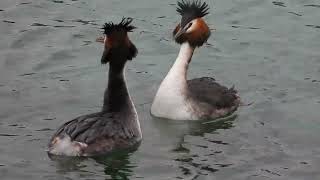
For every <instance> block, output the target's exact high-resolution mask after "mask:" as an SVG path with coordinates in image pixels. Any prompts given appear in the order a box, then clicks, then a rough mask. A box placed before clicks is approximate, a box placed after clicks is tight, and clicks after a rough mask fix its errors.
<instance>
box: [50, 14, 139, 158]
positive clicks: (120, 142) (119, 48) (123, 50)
mask: <svg viewBox="0 0 320 180" xmlns="http://www.w3.org/2000/svg"><path fill="white" fill-rule="evenodd" d="M131 22H132V18H123V19H122V21H121V22H120V23H119V24H113V23H112V22H110V23H105V25H104V27H103V29H104V34H105V35H104V38H103V40H102V42H103V43H104V51H103V55H102V58H101V63H102V64H106V63H109V81H108V86H107V88H106V90H105V93H104V102H103V108H102V110H101V112H97V113H93V114H88V115H84V116H80V117H78V118H76V119H74V120H71V121H69V122H67V123H65V124H63V125H62V126H61V127H60V128H59V129H58V130H57V132H56V133H55V134H54V135H53V137H52V138H51V140H50V142H49V152H48V153H49V154H54V155H65V156H95V155H103V154H106V153H109V152H112V151H117V150H124V149H131V148H132V147H137V146H138V145H139V144H140V142H141V139H142V133H141V129H140V123H139V120H138V114H137V111H136V109H135V106H134V104H133V102H132V100H131V97H130V94H129V92H128V89H127V85H126V81H125V75H124V71H125V70H124V69H125V64H126V62H127V60H132V59H133V58H134V57H136V55H137V52H138V51H137V48H136V47H135V45H134V44H133V43H132V42H131V41H130V40H129V38H128V34H127V33H128V32H131V31H132V30H133V29H134V28H135V27H134V26H132V25H131ZM97 41H98V42H101V38H100V39H97Z"/></svg>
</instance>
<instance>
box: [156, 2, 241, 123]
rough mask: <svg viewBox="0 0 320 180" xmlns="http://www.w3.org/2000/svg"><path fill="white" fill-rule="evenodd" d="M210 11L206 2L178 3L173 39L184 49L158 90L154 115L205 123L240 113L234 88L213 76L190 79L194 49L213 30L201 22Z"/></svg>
mask: <svg viewBox="0 0 320 180" xmlns="http://www.w3.org/2000/svg"><path fill="white" fill-rule="evenodd" d="M208 10H209V7H208V4H207V3H205V2H203V3H201V2H200V1H193V2H189V1H188V2H186V1H183V0H182V1H180V2H178V7H177V12H178V13H179V14H180V15H181V16H182V19H181V22H180V23H179V24H178V25H177V26H176V28H175V29H174V31H173V36H174V39H175V41H176V42H177V43H178V44H181V48H180V52H179V55H178V57H177V59H176V61H175V63H174V64H173V65H172V67H171V69H170V71H169V72H168V74H167V76H166V77H165V78H164V80H163V81H162V83H161V85H160V87H159V89H158V91H157V94H156V96H155V98H154V101H153V103H152V107H151V114H152V115H154V116H156V117H162V118H167V119H174V120H202V119H215V118H221V117H224V116H227V115H229V114H231V113H233V112H234V111H236V110H237V108H238V106H239V104H240V98H239V96H238V95H237V91H236V90H234V88H230V89H228V88H226V87H225V86H222V85H220V84H218V83H217V82H215V79H213V78H210V77H202V78H197V79H192V80H187V70H188V65H189V63H190V61H191V58H192V55H193V52H194V50H195V48H196V47H200V46H202V45H203V44H204V43H205V42H206V41H207V39H208V38H209V36H210V29H209V27H208V26H207V24H206V23H205V21H204V20H203V19H202V17H204V16H205V15H207V14H208Z"/></svg>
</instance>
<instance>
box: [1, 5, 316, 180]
mask: <svg viewBox="0 0 320 180" xmlns="http://www.w3.org/2000/svg"><path fill="white" fill-rule="evenodd" d="M175 3H176V2H175V1H169V0H161V1H159V0H139V1H131V0H122V1H115V0H110V1H106V0H91V1H85V0H32V1H31V0H29V1H25V0H1V2H0V177H1V180H20V179H33V180H37V179H39V180H43V179H47V180H55V179H56V180H61V179H66V180H70V179H77V180H97V179H157V180H165V179H168V180H169V179H170V180H171V179H190V180H191V179H193V180H212V179H232V180H244V179H246V180H247V179H248V180H251V179H252V180H265V179H283V180H288V179H290V180H301V179H306V180H315V179H320V172H319V169H320V138H319V133H320V118H319V117H320V90H319V88H320V49H319V47H320V21H319V19H320V2H319V1H317V0H291V1H289V0H281V1H272V0H224V1H218V0H216V1H208V3H209V5H210V7H211V9H210V15H208V16H207V17H206V18H205V19H206V21H207V22H208V24H209V25H210V27H211V28H215V29H216V30H215V31H214V32H212V36H211V37H210V39H209V40H208V44H206V45H205V46H203V47H202V48H200V49H197V50H196V52H195V55H194V58H193V61H192V64H191V65H190V72H189V78H195V77H201V76H211V77H214V78H216V79H217V81H218V82H220V83H223V84H224V85H226V86H228V87H231V86H232V85H235V87H236V88H237V89H238V90H239V93H240V96H241V98H242V99H243V101H244V102H247V103H251V102H252V103H253V104H252V105H250V106H245V107H241V108H240V109H239V111H238V112H237V113H236V114H235V116H233V117H230V118H227V119H224V120H221V121H218V122H194V123H190V122H189V123H188V122H176V121H168V120H162V119H156V118H153V117H151V116H150V113H149V110H150V106H151V104H150V103H151V102H152V99H153V96H154V95H155V91H156V89H157V87H158V85H159V83H160V82H161V80H162V78H163V77H164V76H165V74H166V73H167V72H168V70H169V68H170V66H171V65H172V63H173V62H174V60H175V58H176V56H177V53H178V50H179V45H178V44H175V43H174V42H173V41H172V37H171V32H172V30H173V28H174V27H175V25H176V24H177V22H178V21H179V18H180V17H179V16H178V15H177V13H176V12H175ZM123 16H129V17H133V18H134V25H136V26H137V27H138V29H136V30H135V31H134V32H133V33H131V34H130V38H131V40H132V41H133V42H134V43H135V45H136V46H137V48H138V49H139V55H138V56H137V58H136V59H134V60H133V61H132V62H129V63H128V66H127V73H126V74H127V81H128V87H129V90H130V92H131V96H132V98H133V100H134V103H135V104H136V107H137V110H138V114H139V117H140V121H141V126H142V130H143V135H144V139H143V142H142V144H141V146H140V148H139V149H138V150H137V151H135V152H132V153H129V154H126V153H124V154H115V155H113V156H109V157H106V158H104V159H90V158H89V159H63V160H51V159H50V158H49V157H48V156H47V154H46V151H45V150H46V146H47V142H48V140H49V138H50V136H51V135H52V134H53V133H54V132H55V130H56V128H57V127H58V126H60V125H61V124H62V123H64V122H66V121H68V120H71V119H73V118H75V117H77V116H79V115H83V114H87V113H92V112H96V111H99V110H100V108H101V104H102V97H103V92H104V88H105V87H106V83H107V78H106V72H107V66H102V65H100V57H101V53H102V48H103V47H102V45H101V44H98V43H96V42H95V38H96V37H98V36H99V35H101V34H102V31H101V29H99V28H101V26H102V24H103V23H104V22H106V21H114V22H118V21H120V20H121V18H122V17H123Z"/></svg>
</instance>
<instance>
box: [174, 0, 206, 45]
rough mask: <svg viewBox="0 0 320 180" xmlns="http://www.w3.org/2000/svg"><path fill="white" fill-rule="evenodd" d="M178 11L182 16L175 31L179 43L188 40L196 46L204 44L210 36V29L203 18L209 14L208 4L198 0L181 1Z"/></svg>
mask: <svg viewBox="0 0 320 180" xmlns="http://www.w3.org/2000/svg"><path fill="white" fill-rule="evenodd" d="M177 6H178V7H177V12H178V13H179V14H180V15H181V16H182V17H181V21H180V23H179V24H178V25H177V26H176V28H175V29H174V31H173V37H174V39H175V41H176V42H177V43H179V44H182V43H184V42H188V43H189V44H190V45H192V46H194V47H199V46H202V45H203V43H205V42H206V41H207V40H208V38H209V37H210V29H209V27H208V25H207V24H206V22H205V21H204V20H203V19H202V17H204V16H205V15H207V14H209V12H208V10H209V7H208V4H207V3H206V2H203V3H201V2H200V1H198V0H196V1H195V0H194V1H192V2H190V1H184V0H182V1H179V2H178V4H177Z"/></svg>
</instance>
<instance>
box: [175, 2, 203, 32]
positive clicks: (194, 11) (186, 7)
mask: <svg viewBox="0 0 320 180" xmlns="http://www.w3.org/2000/svg"><path fill="white" fill-rule="evenodd" d="M208 10H209V6H208V4H207V3H206V2H203V3H201V1H199V0H193V1H192V2H190V1H185V0H182V1H179V2H178V7H177V12H178V13H179V14H180V15H181V16H182V20H181V25H182V26H184V25H186V24H187V23H188V22H189V21H191V20H193V19H196V18H201V17H203V16H205V15H207V14H209V12H208Z"/></svg>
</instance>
